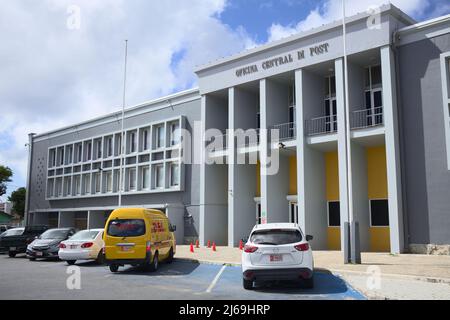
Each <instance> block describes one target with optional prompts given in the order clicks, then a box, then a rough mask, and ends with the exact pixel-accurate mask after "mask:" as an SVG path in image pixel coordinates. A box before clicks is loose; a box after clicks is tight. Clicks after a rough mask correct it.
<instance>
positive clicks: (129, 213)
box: [111, 208, 166, 218]
mask: <svg viewBox="0 0 450 320" xmlns="http://www.w3.org/2000/svg"><path fill="white" fill-rule="evenodd" d="M144 214H155V215H160V216H164V217H166V215H165V214H164V213H163V212H162V211H160V210H156V209H145V208H119V209H116V210H114V211H113V212H112V213H111V218H136V217H143V216H144Z"/></svg>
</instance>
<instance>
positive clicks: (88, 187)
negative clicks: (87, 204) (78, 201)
mask: <svg viewBox="0 0 450 320" xmlns="http://www.w3.org/2000/svg"><path fill="white" fill-rule="evenodd" d="M84 194H91V175H90V174H86V175H85V176H84Z"/></svg>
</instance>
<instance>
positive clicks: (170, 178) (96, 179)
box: [47, 162, 181, 198]
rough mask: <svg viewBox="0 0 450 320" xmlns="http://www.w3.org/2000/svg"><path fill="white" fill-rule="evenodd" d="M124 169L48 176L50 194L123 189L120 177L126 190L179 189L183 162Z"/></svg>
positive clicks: (76, 193) (109, 192) (58, 194)
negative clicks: (121, 174)
mask: <svg viewBox="0 0 450 320" xmlns="http://www.w3.org/2000/svg"><path fill="white" fill-rule="evenodd" d="M122 172H124V176H122V177H121V176H120V170H118V169H114V170H107V171H106V170H105V171H102V170H98V171H97V172H93V173H87V174H77V175H73V176H64V177H58V178H50V179H48V184H47V197H48V198H62V197H78V196H90V195H93V194H95V195H97V194H113V193H118V192H119V185H120V183H119V182H120V179H122V181H123V185H124V188H122V189H123V190H124V191H125V192H134V191H143V192H145V191H148V192H150V191H158V190H160V191H161V190H165V189H168V190H179V189H180V180H181V171H180V164H179V162H166V163H158V164H152V165H146V166H140V167H130V168H125V169H124V171H122Z"/></svg>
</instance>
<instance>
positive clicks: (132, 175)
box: [128, 168, 136, 191]
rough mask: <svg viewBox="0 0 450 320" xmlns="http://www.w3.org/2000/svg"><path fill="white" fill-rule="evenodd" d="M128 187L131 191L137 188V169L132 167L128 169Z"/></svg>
mask: <svg viewBox="0 0 450 320" xmlns="http://www.w3.org/2000/svg"><path fill="white" fill-rule="evenodd" d="M128 189H129V190H130V191H135V190H136V169H135V168H132V169H130V170H129V171H128Z"/></svg>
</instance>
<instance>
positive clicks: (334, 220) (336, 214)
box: [328, 201, 341, 227]
mask: <svg viewBox="0 0 450 320" xmlns="http://www.w3.org/2000/svg"><path fill="white" fill-rule="evenodd" d="M328 226H329V227H340V226H341V208H340V203H339V201H334V202H328Z"/></svg>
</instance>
